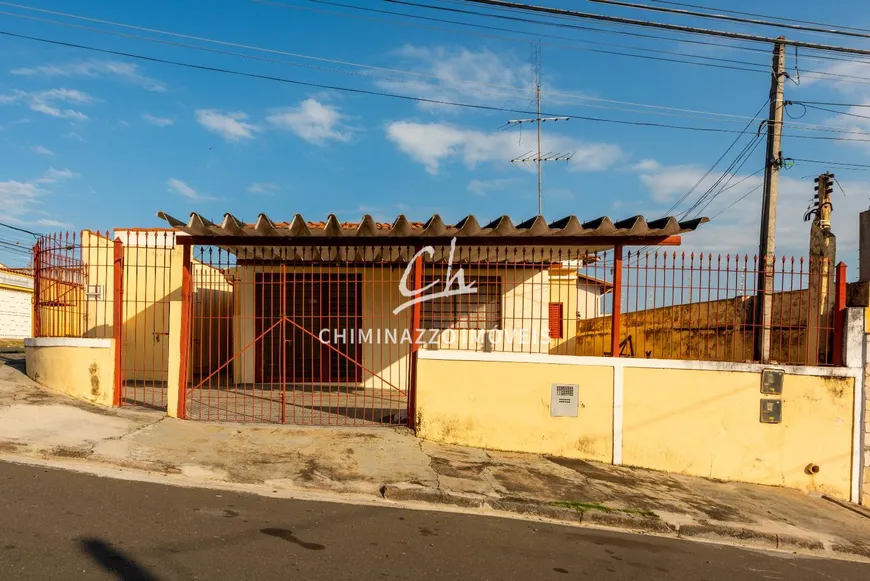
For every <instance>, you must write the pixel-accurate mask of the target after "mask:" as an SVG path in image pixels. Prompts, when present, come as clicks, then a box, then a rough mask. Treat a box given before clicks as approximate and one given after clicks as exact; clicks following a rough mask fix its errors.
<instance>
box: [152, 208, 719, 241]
mask: <svg viewBox="0 0 870 581" xmlns="http://www.w3.org/2000/svg"><path fill="white" fill-rule="evenodd" d="M157 216H158V217H159V218H161V219H163V220H165V221H166V222H168V223H169V225H170V226H172V227H173V228H174V229H176V230H178V231H180V232H184V233H185V234H188V235H190V236H194V237H208V238H218V239H220V242H221V243H224V244H226V243H227V242H229V240H228V238H236V239H238V238H242V239H244V240H235V241H234V243H236V244H249V243H254V244H256V239H257V238H268V239H270V240H277V239H284V240H285V241H286V242H288V243H291V244H292V243H294V242H297V241H298V242H300V243H304V242H308V243H311V242H316V241H320V240H322V241H323V243H325V244H335V243H339V244H341V243H344V242H350V241H351V240H354V239H365V243H366V244H373V243H375V244H378V243H380V244H382V243H385V242H386V243H389V242H390V241H391V239H396V242H398V241H399V240H398V239H403V240H408V239H420V242H424V241H428V239H438V238H442V239H448V238H457V240H461V239H469V238H470V239H474V242H473V243H481V244H486V243H487V239H491V241H492V242H495V241H496V240H498V239H500V240H501V241H506V240H510V239H514V240H516V241H517V242H519V241H520V239H524V240H525V241H532V240H535V241H537V240H541V239H546V238H551V239H552V240H551V242H555V241H556V239H559V238H564V239H565V240H563V242H566V243H567V242H568V239H571V240H572V242H575V243H578V242H579V243H583V242H587V241H588V242H590V243H593V244H595V242H599V241H601V242H603V240H604V239H608V240H612V241H613V243H619V239H625V241H626V242H627V243H629V239H630V240H631V242H630V243H633V244H643V243H644V241H645V240H646V242H647V243H649V244H656V241H657V240H658V241H661V240H663V239H665V238H668V237H671V236H677V235H680V234H683V233H686V232H691V231H693V230H695V229H696V228H697V227H698V226H699V225H701V224H703V223H705V222H708V221H709V220H708V218H695V219H692V220H683V221H679V220H677V219H676V218H674V217H672V216H668V217H664V218H659V219H656V220H650V221H647V220H646V219H645V218H644V217H643V216H634V217H631V218H628V219H625V220H619V221H616V222H614V221H612V220H611V219H610V218H608V217H606V216H603V217H601V218H596V219H594V220H589V221H586V222H583V221H581V220H580V219H579V218H578V217H577V216H575V215H570V216H565V217H564V218H562V219H560V220H556V221H555V222H547V220H546V219H544V217H543V216H536V217H534V218H530V219H528V220H525V221H523V222H520V223H519V224H516V225H515V224H514V222H513V221H512V220H511V218H510V217H509V216H501V217H500V218H497V219H495V220H493V221H491V222H488V223H486V224H485V225H481V224H480V223H479V222H478V220H477V218H476V217H474V216H473V215H469V216H466V217H465V218H463V219H462V220H460V221H459V222H457V223H456V224H445V223H444V221H443V220H442V219H441V217H440V216H439V215H438V214H435V215H434V216H432V217H431V218H429V219H428V220H427V221H425V222H411V221H409V220H408V219H407V218H406V217H405V216H404V215H400V216H398V217H397V218H396V219H395V220H394V221H393V222H392V223H385V222H376V221H375V220H374V218H372V217H371V216H369V215H365V216H363V217H362V219H361V220H360V221H359V222H341V221H340V220H339V219H338V218H337V217H336V216H335V215H333V214H330V215H329V217H328V218H327V219H326V221H308V220H306V219H305V218H304V217H303V216H302V215H301V214H296V215H295V216H294V217H293V219H292V220H290V221H289V222H275V221H273V220H272V219H270V218H269V217H268V216H267V215H266V214H260V215H259V217H258V218H257V221H256V223H254V224H249V223H245V222H243V221H242V220H239V219H238V218H236V217H235V216H233V215H232V214H229V213H228V214H224V219H223V221H221V223H220V224H216V223H213V222H211V221H209V220H207V219H206V218H204V217H203V216H202V215H200V214H197V213H192V214H190V218H189V219H188V221H187V222H183V221H181V220H179V219H177V218H174V217H172V216H170V215H169V214H166V213H165V212H159V213H158V214H157ZM575 239H577V240H575ZM584 239H588V240H584ZM327 240H328V242H327ZM339 240H340V241H341V242H339ZM263 241H264V242H265V240H263ZM541 241H542V242H543V240H541ZM593 241H595V242H593ZM360 242H362V240H360ZM468 242H471V240H469V241H468ZM595 245H598V244H595Z"/></svg>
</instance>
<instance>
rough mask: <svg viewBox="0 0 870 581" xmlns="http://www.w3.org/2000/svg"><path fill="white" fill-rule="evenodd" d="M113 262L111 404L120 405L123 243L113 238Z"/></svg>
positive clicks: (122, 327)
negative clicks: (113, 385) (112, 370)
mask: <svg viewBox="0 0 870 581" xmlns="http://www.w3.org/2000/svg"><path fill="white" fill-rule="evenodd" d="M112 264H113V269H114V270H113V273H112V274H113V284H112V286H113V290H114V297H113V302H112V334H113V336H114V338H115V393H114V395H113V401H112V404H113V405H114V406H115V407H120V406H121V392H122V391H123V383H124V375H123V372H122V369H121V352H122V351H123V350H124V349H123V342H124V245H123V244H122V243H121V239H120V238H115V242H114V260H113V262H112Z"/></svg>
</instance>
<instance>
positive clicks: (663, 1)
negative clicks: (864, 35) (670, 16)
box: [649, 0, 870, 32]
mask: <svg viewBox="0 0 870 581" xmlns="http://www.w3.org/2000/svg"><path fill="white" fill-rule="evenodd" d="M649 1H650V2H655V3H656V4H669V5H671V6H683V7H684V8H697V9H699V10H718V11H719V12H724V13H726V14H737V15H739V16H752V17H754V18H766V19H768V20H781V21H783V22H795V23H798V24H811V25H813V26H829V27H832V28H842V29H844V30H856V31H858V32H870V29H867V28H857V27H854V26H844V25H842V24H826V23H824V22H814V21H812V20H800V19H797V18H786V17H784V16H770V15H767V14H758V13H755V12H741V11H739V10H730V9H728V8H721V7H719V6H701V5H698V4H687V3H685V2H671V1H669V0H649Z"/></svg>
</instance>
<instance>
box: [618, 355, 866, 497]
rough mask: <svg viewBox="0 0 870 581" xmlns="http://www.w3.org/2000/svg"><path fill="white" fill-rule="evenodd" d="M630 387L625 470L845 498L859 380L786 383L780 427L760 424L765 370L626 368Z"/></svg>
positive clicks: (802, 378)
mask: <svg viewBox="0 0 870 581" xmlns="http://www.w3.org/2000/svg"><path fill="white" fill-rule="evenodd" d="M624 381H625V403H624V418H625V422H624V428H623V462H624V463H625V464H628V465H632V466H643V467H646V468H654V469H656V470H664V471H667V472H679V473H683V474H691V475H695V476H706V477H710V478H721V479H724V480H743V481H747V482H758V483H761V484H773V485H782V486H788V487H792V488H799V489H802V490H816V491H820V492H825V493H830V494H832V495H835V496H838V497H840V498H849V479H850V470H851V452H852V405H853V398H854V380H853V379H851V378H822V377H811V376H798V375H787V376H785V379H784V384H783V393H782V396H781V398H782V400H783V403H782V420H783V421H782V423H780V424H762V423H760V422H759V411H760V410H759V406H760V399H761V398H762V395H761V393H760V390H759V387H760V383H761V377H760V374H759V373H741V372H733V371H694V370H678V369H638V368H626V369H625V378H624ZM810 463H815V464H818V465H819V467H820V468H821V470H820V471H819V473H818V474H816V475H815V476H809V475H807V474H806V473H805V472H804V469H805V467H806V466H807V465H808V464H810Z"/></svg>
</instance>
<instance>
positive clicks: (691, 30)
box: [386, 0, 870, 56]
mask: <svg viewBox="0 0 870 581" xmlns="http://www.w3.org/2000/svg"><path fill="white" fill-rule="evenodd" d="M386 1H387V2H392V3H396V4H409V5H413V6H419V7H427V8H432V9H436V10H445V9H447V8H446V7H442V6H428V5H425V4H414V3H412V2H405V1H404V0H386ZM467 1H468V2H471V3H474V4H483V5H487V6H502V7H506V8H512V9H515V10H519V11H523V12H539V13H545V14H548V15H560V16H568V17H572V18H580V19H587V20H597V21H602V22H612V23H616V24H624V25H631V26H640V27H643V28H660V29H664V30H673V31H675V32H683V33H688V34H700V35H706V36H715V37H719V38H730V39H733V40H743V41H748V42H763V43H766V44H776V43H779V44H783V45H786V46H796V47H799V48H807V49H813V50H821V51H831V52H840V53H847V54H858V55H864V56H870V49H859V48H851V47H845V46H836V45H830V44H820V43H815V42H806V41H802V40H793V39H786V38H783V39H776V38H771V37H767V36H759V35H755V34H744V33H742V32H729V31H725V30H714V29H710V28H697V27H694V26H683V25H681V24H668V23H665V22H652V21H647V20H638V19H635V18H623V17H619V16H609V15H606V14H595V13H592V12H579V11H576V10H565V9H562V8H551V7H548V6H533V5H529V4H519V3H516V2H505V1H503V0H467ZM451 10H452V9H451ZM492 16H493V17H496V18H502V17H503V16H502V15H500V14H493V15H492ZM540 22H541V23H547V21H540ZM548 24H550V25H560V24H561V23H556V22H549V23H548Z"/></svg>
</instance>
